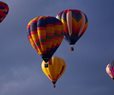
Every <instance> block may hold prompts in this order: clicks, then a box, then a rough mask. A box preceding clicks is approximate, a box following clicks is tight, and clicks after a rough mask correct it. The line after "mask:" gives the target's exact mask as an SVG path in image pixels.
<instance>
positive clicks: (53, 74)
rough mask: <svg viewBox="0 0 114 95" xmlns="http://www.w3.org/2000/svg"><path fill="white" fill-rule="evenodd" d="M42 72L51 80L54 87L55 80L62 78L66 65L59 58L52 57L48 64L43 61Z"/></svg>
mask: <svg viewBox="0 0 114 95" xmlns="http://www.w3.org/2000/svg"><path fill="white" fill-rule="evenodd" d="M41 68H42V71H43V72H44V74H45V75H46V76H47V77H48V78H49V79H50V80H51V82H52V83H53V85H54V88H55V84H56V82H57V80H58V79H59V78H60V77H61V76H62V74H63V73H64V71H65V68H66V64H65V61H64V60H63V59H62V58H60V57H52V58H51V59H50V60H49V61H48V63H46V62H45V61H43V62H42V64H41Z"/></svg>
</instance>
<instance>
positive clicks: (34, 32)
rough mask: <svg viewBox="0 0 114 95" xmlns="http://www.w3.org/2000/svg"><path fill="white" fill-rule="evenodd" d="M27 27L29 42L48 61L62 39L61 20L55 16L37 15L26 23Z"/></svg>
mask: <svg viewBox="0 0 114 95" xmlns="http://www.w3.org/2000/svg"><path fill="white" fill-rule="evenodd" d="M27 29H28V39H29V41H30V44H31V45H32V47H33V48H34V49H35V50H36V51H37V53H38V54H39V55H41V56H42V58H43V60H44V61H45V62H48V60H49V59H50V58H51V57H52V55H53V54H54V53H55V51H56V50H57V48H58V47H59V45H60V44H61V42H62V40H63V37H64V36H63V25H62V22H61V21H60V20H58V19H57V18H55V17H51V16H39V17H36V18H34V19H32V20H31V21H30V22H29V23H28V26H27Z"/></svg>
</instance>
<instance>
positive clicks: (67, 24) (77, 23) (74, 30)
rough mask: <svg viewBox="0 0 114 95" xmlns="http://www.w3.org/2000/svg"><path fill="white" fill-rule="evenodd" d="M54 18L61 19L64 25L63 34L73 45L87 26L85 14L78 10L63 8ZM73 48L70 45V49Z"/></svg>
mask: <svg viewBox="0 0 114 95" xmlns="http://www.w3.org/2000/svg"><path fill="white" fill-rule="evenodd" d="M56 18H58V19H59V20H61V21H62V23H63V25H64V36H65V39H66V40H67V41H68V43H69V44H70V45H74V44H75V43H76V42H77V41H78V40H79V38H80V37H81V36H82V35H83V34H84V32H85V31H86V29H87V27H88V20H87V16H86V15H85V13H83V12H82V11H80V10H76V9H75V10H73V9H67V10H63V11H61V12H60V13H59V14H58V15H57V16H56ZM73 50H74V48H73V47H71V51H73Z"/></svg>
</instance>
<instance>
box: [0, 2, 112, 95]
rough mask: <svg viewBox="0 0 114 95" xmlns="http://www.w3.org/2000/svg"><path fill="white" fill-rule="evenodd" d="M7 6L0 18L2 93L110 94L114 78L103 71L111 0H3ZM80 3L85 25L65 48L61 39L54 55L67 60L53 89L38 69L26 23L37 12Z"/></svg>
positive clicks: (109, 56) (107, 51) (49, 12)
mask: <svg viewBox="0 0 114 95" xmlns="http://www.w3.org/2000/svg"><path fill="white" fill-rule="evenodd" d="M2 1H4V2H6V3H7V4H8V5H9V8H10V11H9V14H8V15H7V17H6V18H5V19H4V21H3V22H2V23H1V24H0V43H1V44H0V95H45V94H46V95H58V94H59V95H112V94H113V93H114V81H113V80H111V79H110V78H109V76H108V75H107V74H106V72H105V67H106V65H107V64H108V63H109V62H110V61H112V60H113V59H114V18H113V17H114V0H72V1H71V0H55V1H54V0H2ZM68 8H73V9H79V10H82V11H83V12H85V13H86V15H87V17H88V21H89V27H88V29H87V31H86V33H85V34H84V35H83V36H82V37H81V38H80V40H79V41H78V42H77V43H76V45H75V51H74V52H72V53H71V52H70V51H69V45H68V43H67V42H66V41H63V42H62V44H61V46H60V47H59V48H58V50H57V51H56V53H55V54H54V55H55V56H60V57H62V58H64V60H65V61H66V64H67V68H66V71H65V73H64V75H63V76H62V77H61V78H60V79H59V80H58V82H57V84H56V85H57V87H56V88H55V89H54V88H53V86H52V84H51V82H50V81H49V80H48V78H47V77H46V76H45V75H44V74H43V73H42V71H41V66H40V65H41V62H42V59H41V57H40V56H39V55H37V54H36V51H35V50H33V49H32V47H31V45H30V43H29V41H28V39H27V29H26V26H27V23H28V22H29V21H30V19H32V18H34V17H36V16H40V15H47V16H48V15H51V16H56V15H57V13H58V12H60V11H62V10H64V9H68Z"/></svg>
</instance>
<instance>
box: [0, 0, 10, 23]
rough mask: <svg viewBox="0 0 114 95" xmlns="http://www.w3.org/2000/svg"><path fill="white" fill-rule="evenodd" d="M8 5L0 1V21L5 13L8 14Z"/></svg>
mask: <svg viewBox="0 0 114 95" xmlns="http://www.w3.org/2000/svg"><path fill="white" fill-rule="evenodd" d="M8 11H9V7H8V5H7V4H6V3H4V2H2V1H0V23H1V22H2V21H3V20H4V18H5V17H6V15H7V14H8Z"/></svg>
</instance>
